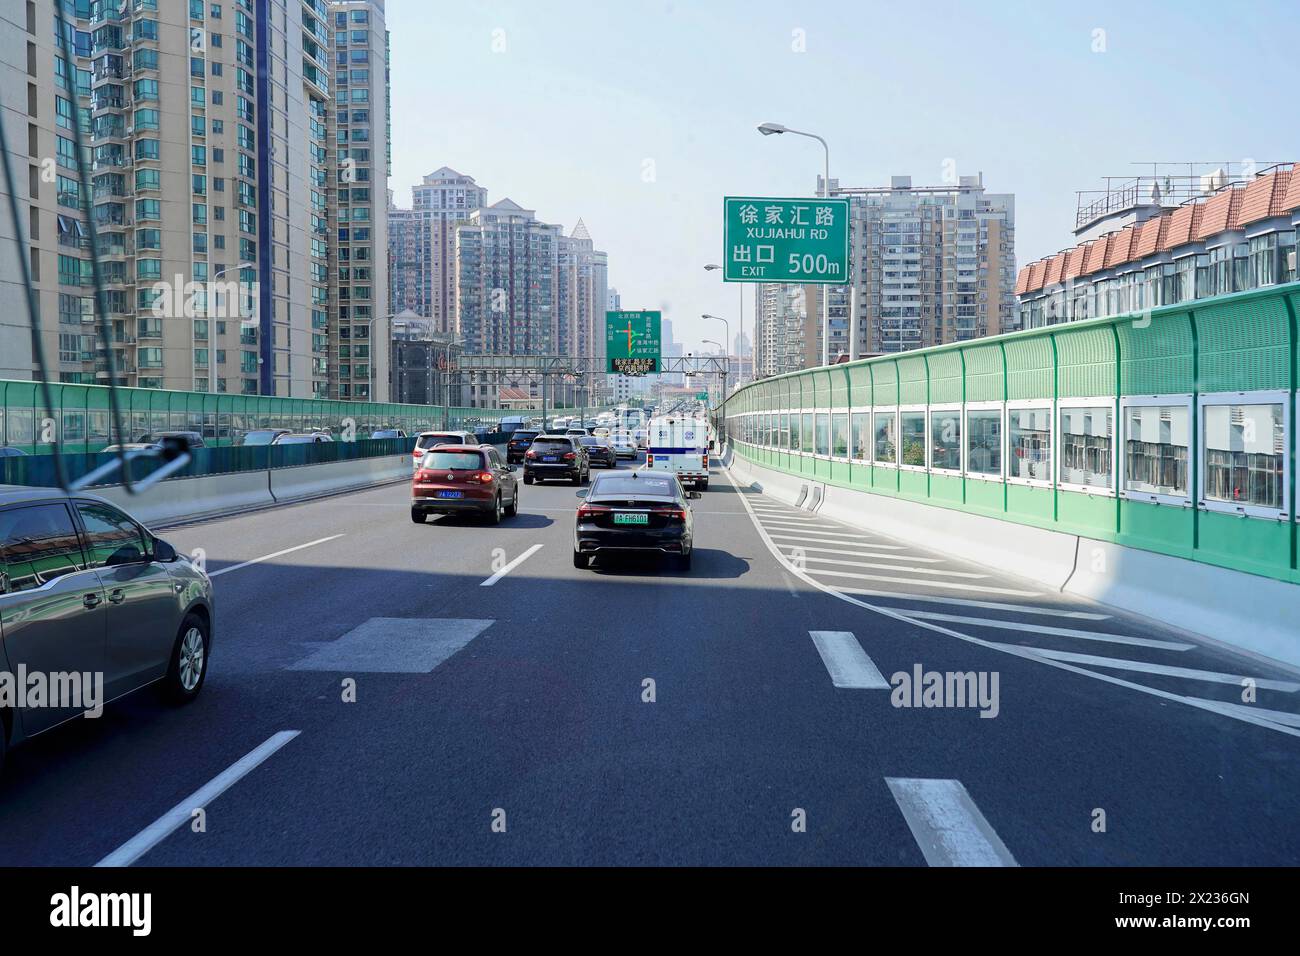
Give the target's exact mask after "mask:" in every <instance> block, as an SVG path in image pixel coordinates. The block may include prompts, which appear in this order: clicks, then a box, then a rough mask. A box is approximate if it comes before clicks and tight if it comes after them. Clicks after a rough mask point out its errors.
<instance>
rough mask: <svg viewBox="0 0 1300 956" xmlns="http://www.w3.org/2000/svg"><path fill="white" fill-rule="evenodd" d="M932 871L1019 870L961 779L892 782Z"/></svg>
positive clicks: (896, 799) (898, 779)
mask: <svg viewBox="0 0 1300 956" xmlns="http://www.w3.org/2000/svg"><path fill="white" fill-rule="evenodd" d="M885 784H886V785H887V786H888V787H889V792H890V793H891V794H893V796H894V802H895V803H897V804H898V809H899V810H901V811H902V813H903V819H904V820H906V821H907V828H908V829H909V830H911V831H912V837H913V839H915V840H916V845H917V846H918V847H919V848H920V850H921V855H922V856H924V857H925V862H926V863H928V864H929V865H930V866H1019V865H1020V864H1018V863H1017V862H1016V860H1015V857H1013V856H1012V855H1011V851H1010V850H1008V849H1007V846H1006V844H1005V843H1003V842H1002V838H1001V837H999V836H998V834H997V831H996V830H994V829H993V827H992V826H990V825H989V821H988V820H987V819H985V817H984V814H983V813H981V812H980V808H979V807H977V806H975V801H974V800H972V799H971V796H970V794H969V793H967V792H966V788H965V787H964V786H963V785H962V782H961V781H960V780H923V779H908V778H903V777H886V778H885Z"/></svg>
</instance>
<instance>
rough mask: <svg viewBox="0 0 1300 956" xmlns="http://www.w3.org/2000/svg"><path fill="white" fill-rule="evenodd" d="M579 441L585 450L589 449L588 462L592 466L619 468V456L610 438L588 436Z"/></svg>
mask: <svg viewBox="0 0 1300 956" xmlns="http://www.w3.org/2000/svg"><path fill="white" fill-rule="evenodd" d="M578 441H579V442H581V444H582V447H583V448H585V449H587V460H588V461H589V462H591V464H593V465H600V466H601V467H602V468H617V467H618V455H617V454H616V453H615V452H614V445H613V443H612V442H610V440H609V439H608V438H597V437H596V436H595V435H586V436H584V437H582V438H579V439H578Z"/></svg>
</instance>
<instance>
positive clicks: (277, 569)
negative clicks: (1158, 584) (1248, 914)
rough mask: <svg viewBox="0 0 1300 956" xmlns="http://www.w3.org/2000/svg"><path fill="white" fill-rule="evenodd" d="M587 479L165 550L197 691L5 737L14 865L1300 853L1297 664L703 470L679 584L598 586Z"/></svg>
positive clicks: (147, 698) (1145, 859) (6, 840)
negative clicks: (845, 521) (187, 560)
mask: <svg viewBox="0 0 1300 956" xmlns="http://www.w3.org/2000/svg"><path fill="white" fill-rule="evenodd" d="M624 467H627V466H624ZM574 491H575V489H574V488H572V487H569V486H565V485H545V486H539V485H533V486H528V487H522V499H521V506H522V507H521V513H520V514H519V516H518V517H516V518H507V519H505V520H504V521H503V522H502V524H501V525H500V526H497V527H490V526H487V525H484V524H480V523H478V522H476V521H474V520H471V519H467V518H441V519H435V520H433V521H430V522H429V523H428V524H425V525H415V524H413V523H412V522H411V521H410V519H409V517H408V514H407V510H408V505H407V500H408V490H407V488H406V487H405V486H404V485H400V484H399V485H390V486H386V487H382V488H377V489H373V490H370V491H365V492H360V493H356V494H349V495H343V496H336V497H332V498H326V499H321V500H317V501H313V502H309V503H304V504H299V505H295V506H289V507H282V508H277V509H273V510H268V511H263V512H259V513H255V514H249V515H243V516H238V517H232V518H226V519H220V520H213V521H207V522H202V523H197V524H191V525H187V526H183V527H179V528H175V529H172V530H169V531H167V532H166V533H165V535H164V536H165V537H166V538H168V540H170V541H172V542H173V543H174V544H175V545H176V546H177V547H178V548H179V549H181V550H183V551H186V552H193V551H194V550H195V549H202V551H203V554H204V559H205V560H206V562H207V566H208V569H209V571H211V572H214V573H216V575H217V576H216V577H215V586H216V595H217V598H216V599H217V627H216V633H215V637H214V644H213V653H212V658H211V670H210V672H209V675H208V679H207V684H206V686H205V688H204V691H203V693H202V695H201V696H200V698H199V699H198V700H197V701H196V702H194V703H193V704H192V705H190V706H188V707H184V708H180V709H170V708H167V707H165V706H163V705H162V704H160V703H157V702H155V699H154V696H153V695H152V694H151V693H149V692H147V691H146V692H143V693H140V694H137V695H135V696H133V697H132V698H129V699H127V700H125V701H120V702H118V703H116V704H114V705H112V706H110V707H109V708H108V709H107V711H106V712H105V714H104V716H103V717H102V718H100V719H98V720H78V721H74V722H72V723H71V724H69V725H66V726H65V727H63V728H60V729H59V730H57V731H55V732H53V733H52V734H49V735H46V736H45V737H43V738H40V739H38V740H36V741H33V742H32V743H31V744H30V745H28V746H25V747H22V748H19V749H17V750H15V751H13V752H12V753H11V754H10V755H9V761H8V763H7V767H6V773H5V778H4V781H3V783H2V784H0V801H2V803H0V806H2V807H3V818H4V821H5V826H4V827H2V828H0V864H7V865H15V864H60V865H77V866H80V865H91V864H95V863H97V862H100V861H111V862H116V863H139V864H141V865H182V866H184V865H238V864H270V865H311V864H333V865H354V864H374V865H386V864H408V865H433V864H524V865H530V864H757V865H772V864H849V865H890V864H892V865H907V866H924V865H927V864H930V865H941V864H957V865H963V864H986V865H1017V864H1018V865H1022V866H1038V865H1074V864H1085V865H1136V864H1142V865H1192V866H1200V865H1251V866H1257V865H1280V864H1293V863H1294V862H1295V861H1296V860H1297V859H1300V814H1297V813H1296V812H1295V809H1296V797H1295V794H1296V793H1297V792H1300V739H1297V737H1298V736H1300V717H1298V716H1297V714H1298V713H1300V701H1298V700H1297V698H1300V678H1297V677H1296V676H1295V675H1294V674H1288V673H1286V672H1284V671H1281V670H1278V669H1273V668H1270V667H1268V666H1266V665H1262V664H1259V663H1257V662H1252V661H1250V660H1246V659H1243V658H1241V657H1238V656H1236V655H1234V654H1231V653H1229V652H1227V651H1223V650H1219V649H1215V648H1212V647H1206V646H1204V645H1203V644H1202V642H1200V641H1198V640H1197V639H1195V638H1190V637H1188V636H1187V635H1186V634H1182V633H1179V632H1175V631H1170V630H1167V629H1164V628H1162V627H1160V626H1158V625H1156V624H1153V623H1152V622H1149V621H1144V620H1140V619H1137V618H1132V617H1129V616H1126V615H1123V614H1120V613H1117V612H1115V611H1113V610H1110V609H1106V608H1102V607H1099V606H1096V605H1091V604H1088V603H1086V602H1082V601H1078V600H1073V599H1069V598H1064V597H1062V596H1061V595H1059V594H1053V593H1048V592H1046V591H1044V589H1043V588H1041V587H1040V586H1038V585H1035V584H1032V583H1027V582H1025V581H1023V580H1021V579H1017V578H1014V577H1011V576H1008V575H1004V574H1001V573H999V572H997V571H996V570H993V569H989V568H985V567H980V566H977V565H971V564H967V563H964V562H960V561H956V560H953V559H950V558H947V557H945V556H943V555H938V554H933V553H930V552H926V551H924V550H922V549H920V548H917V547H915V546H913V545H911V544H908V543H906V542H900V541H895V540H891V539H888V538H884V537H881V536H877V535H871V534H864V533H861V532H857V531H854V530H852V529H849V528H846V527H844V526H842V525H838V524H836V523H835V522H832V521H830V520H828V519H824V518H820V517H816V516H812V515H809V514H807V513H805V512H799V511H796V510H795V509H793V508H790V507H788V506H785V505H781V504H779V503H776V502H774V501H773V500H772V499H770V498H767V497H765V496H763V495H761V494H759V493H757V492H756V491H754V490H752V489H744V490H742V489H740V488H737V487H736V486H735V485H734V484H733V483H732V482H731V481H730V480H729V479H728V477H727V476H726V474H725V472H722V471H719V470H717V469H716V468H715V473H714V476H713V479H712V481H711V483H710V490H709V491H708V492H706V493H705V495H704V497H703V498H702V499H701V500H698V501H695V502H693V504H694V506H695V514H696V536H695V542H696V554H695V558H694V566H693V568H692V569H691V570H690V571H689V572H680V571H676V570H672V569H669V568H668V567H661V566H660V565H659V564H658V563H657V562H653V561H632V562H621V563H617V564H612V565H605V564H599V565H597V567H595V568H593V569H590V570H585V571H580V570H577V569H575V568H574V567H573V566H572V563H571V561H570V559H569V556H570V551H571V549H572V527H573V513H574V509H575V507H576V505H577V500H576V498H575V497H574ZM520 559H521V560H520ZM918 672H919V674H920V676H921V680H920V681H919V682H918V683H919V684H920V686H918V687H917V688H915V689H908V691H907V694H906V703H908V704H912V705H914V706H896V705H897V704H901V703H903V702H904V701H903V700H902V697H903V696H904V695H903V694H902V693H901V692H900V691H896V690H895V689H894V688H893V687H891V684H901V680H896V679H895V678H894V675H896V674H905V675H907V676H908V677H909V678H911V677H913V676H914V675H916V674H917V673H918ZM930 672H936V673H937V675H938V676H937V677H936V678H935V679H934V681H937V682H938V685H937V689H936V685H935V683H934V681H931V680H929V679H928V678H927V677H926V676H925V675H926V674H928V673H930ZM949 674H954V675H964V674H971V675H972V678H971V679H972V681H973V683H972V684H970V685H964V684H963V683H962V680H960V679H958V680H955V681H954V680H949V678H948V676H947V675H949ZM1243 679H1249V680H1250V681H1251V682H1252V683H1249V684H1247V685H1245V686H1243V684H1242V681H1243ZM995 680H996V684H995V683H994V681H995ZM963 686H968V687H971V688H974V689H975V692H974V693H972V694H971V695H970V696H968V697H966V698H965V699H964V700H963V699H962V698H961V696H960V695H958V694H957V693H956V692H957V691H958V690H960V689H961V688H962V687H963ZM927 687H928V689H929V690H931V691H933V695H932V696H930V697H928V698H927V695H926V694H925V693H924V691H925V689H926V688H927ZM1251 687H1253V688H1254V697H1253V699H1251V700H1249V701H1244V700H1243V696H1250V694H1249V691H1250V688H1251ZM979 688H982V689H983V691H984V695H983V697H982V698H981V697H980V694H979V693H978V689H979ZM995 690H996V692H995ZM927 702H929V703H931V704H936V705H937V704H942V705H943V706H926V703H927ZM915 705H919V706H915ZM981 714H984V715H986V716H981ZM195 811H201V812H199V813H196V812H195Z"/></svg>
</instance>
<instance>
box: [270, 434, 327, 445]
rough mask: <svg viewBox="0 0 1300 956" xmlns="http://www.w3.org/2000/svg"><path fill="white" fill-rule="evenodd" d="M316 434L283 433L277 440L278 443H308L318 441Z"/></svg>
mask: <svg viewBox="0 0 1300 956" xmlns="http://www.w3.org/2000/svg"><path fill="white" fill-rule="evenodd" d="M316 440H317V439H316V436H315V435H281V436H280V437H279V438H277V439H276V440H275V443H276V444H277V445H307V444H310V443H312V442H314V441H316Z"/></svg>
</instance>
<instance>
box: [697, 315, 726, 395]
mask: <svg viewBox="0 0 1300 956" xmlns="http://www.w3.org/2000/svg"><path fill="white" fill-rule="evenodd" d="M700 318H702V319H717V320H718V321H719V322H721V323H722V325H723V327H724V328H725V329H726V330H727V336H726V338H727V341H728V342H730V341H731V323H730V322H728V321H727V320H726V319H724V318H723V317H722V316H720V315H708V314H707V313H706V314H705V315H702V316H700ZM714 344H715V345H716V344H717V343H716V342H715V343H714ZM727 350H728V346H725V345H724V346H723V347H722V362H723V365H722V400H723V401H724V402H725V401H726V400H727V371H728V368H729V367H730V365H731V362H730V360H729V359H728V357H727Z"/></svg>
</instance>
